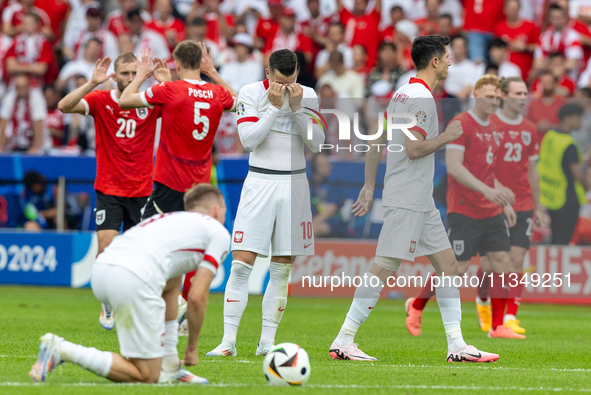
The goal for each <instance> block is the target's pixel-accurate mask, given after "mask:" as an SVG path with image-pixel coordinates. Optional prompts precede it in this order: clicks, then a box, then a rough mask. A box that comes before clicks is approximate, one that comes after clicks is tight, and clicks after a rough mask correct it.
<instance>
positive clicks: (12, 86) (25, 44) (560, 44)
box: [0, 0, 591, 155]
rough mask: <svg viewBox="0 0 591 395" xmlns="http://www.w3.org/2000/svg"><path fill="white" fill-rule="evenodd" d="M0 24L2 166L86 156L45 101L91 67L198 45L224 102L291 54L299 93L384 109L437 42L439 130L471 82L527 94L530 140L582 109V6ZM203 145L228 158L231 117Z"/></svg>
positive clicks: (167, 0) (275, 0) (225, 6)
mask: <svg viewBox="0 0 591 395" xmlns="http://www.w3.org/2000/svg"><path fill="white" fill-rule="evenodd" d="M0 13H1V14H2V33H1V36H0V59H2V61H1V62H0V97H2V103H1V107H0V111H1V113H0V119H1V120H0V129H1V132H2V133H1V135H2V136H3V137H1V138H0V152H4V153H6V152H15V151H28V152H29V153H52V152H53V153H56V150H57V152H59V153H61V154H64V153H70V154H73V155H75V154H79V153H87V154H92V151H93V148H94V138H93V122H91V121H90V122H89V121H88V120H87V119H85V118H84V117H79V116H65V115H63V114H61V113H60V111H59V110H58V109H57V102H58V101H59V99H60V98H61V97H63V95H64V94H66V93H67V92H69V91H71V90H73V89H75V87H76V86H79V85H80V84H83V83H84V82H85V81H86V80H87V79H88V78H90V77H91V75H92V70H93V66H94V64H95V62H96V61H97V59H99V58H102V57H106V56H109V57H111V58H112V59H115V58H116V57H117V56H118V54H120V53H122V52H124V51H132V52H134V53H136V54H139V53H140V52H141V50H142V49H144V48H150V49H152V50H153V51H154V56H156V57H160V58H163V59H165V60H167V61H169V63H170V65H171V66H172V67H174V62H172V61H171V53H172V50H173V49H174V47H175V45H176V44H177V43H179V42H180V41H182V40H184V39H193V40H197V41H204V42H205V43H206V44H207V46H208V47H210V48H211V49H212V56H213V58H214V61H215V64H216V66H217V67H219V69H220V73H221V74H222V76H224V78H226V79H227V80H228V82H229V83H230V84H231V85H232V87H233V88H234V89H235V90H237V91H238V90H239V89H240V88H241V87H242V86H244V85H246V84H248V83H251V82H254V81H257V80H260V79H262V78H264V67H265V65H266V62H267V58H268V56H269V54H270V53H271V52H273V51H275V50H277V49H280V48H289V49H291V50H294V51H296V52H298V53H299V55H300V60H301V63H302V70H301V74H300V78H299V81H300V83H302V84H304V85H308V86H312V87H315V88H316V90H317V93H318V95H319V97H320V98H322V99H327V100H330V99H335V98H339V99H344V98H356V99H359V98H388V97H390V96H391V94H392V92H394V91H395V90H396V88H397V87H400V86H401V85H403V84H404V83H406V82H407V81H408V80H409V79H410V78H411V77H412V76H414V74H413V73H414V71H413V63H412V60H411V58H410V47H411V45H412V41H413V40H414V38H415V37H417V36H419V35H425V34H440V35H447V36H450V37H452V38H453V40H452V42H451V44H450V52H451V60H452V63H453V67H452V68H450V72H449V77H448V78H447V80H446V81H445V83H444V84H442V85H443V86H441V87H439V89H438V90H437V92H436V95H437V97H439V98H449V99H452V100H451V101H450V103H451V104H449V105H447V107H446V110H447V113H446V116H445V117H444V118H445V119H444V121H447V120H449V119H451V118H452V117H453V116H454V115H455V114H456V113H457V112H458V111H461V110H465V109H466V106H468V103H467V100H468V99H469V98H470V96H471V90H472V86H473V85H474V82H475V81H476V80H477V79H478V78H479V77H480V76H482V75H483V74H485V73H495V74H498V75H499V76H507V77H510V76H521V77H523V78H524V79H525V80H526V81H527V82H528V85H529V86H530V87H531V92H532V97H533V98H537V99H540V100H534V101H532V104H531V105H530V106H529V110H528V114H527V115H528V117H529V118H530V119H531V120H532V121H534V122H535V123H536V125H537V126H538V129H539V131H540V132H541V133H545V132H546V131H547V130H548V129H549V128H551V127H552V126H555V125H557V124H558V119H557V111H558V109H559V108H560V107H561V105H562V104H564V101H563V100H564V98H571V97H574V98H587V99H588V98H590V97H591V90H590V88H589V86H590V85H591V62H588V59H589V57H590V56H591V30H590V28H589V26H591V0H573V1H567V0H552V1H548V0H486V1H483V0H371V1H366V0H283V1H282V0H269V1H263V0H240V1H238V0H224V1H219V0H100V1H92V0H3V1H0ZM106 85H107V86H105V87H104V88H105V89H109V84H108V83H107V84H106ZM111 86H112V85H111ZM453 100H457V101H453ZM354 106H355V105H354ZM369 118H372V117H371V116H370V117H369ZM587 118H588V117H587ZM584 126H588V125H587V124H585V125H584ZM587 135H590V136H591V130H585V131H584V133H582V134H581V135H580V136H579V137H580V138H581V140H582V141H581V143H582V144H583V146H584V148H585V149H586V150H587V149H589V147H591V137H589V136H587ZM216 146H217V147H216V148H217V149H218V151H219V152H220V153H239V152H242V147H241V145H240V142H239V140H238V138H237V136H236V123H235V117H234V116H233V115H232V114H227V115H226V116H225V119H224V122H222V124H221V126H220V130H218V137H217V141H216Z"/></svg>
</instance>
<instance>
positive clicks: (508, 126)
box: [490, 114, 540, 211]
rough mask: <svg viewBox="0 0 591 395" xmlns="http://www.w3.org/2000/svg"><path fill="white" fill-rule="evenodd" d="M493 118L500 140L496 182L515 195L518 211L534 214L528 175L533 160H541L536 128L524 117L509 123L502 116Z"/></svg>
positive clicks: (515, 208)
mask: <svg viewBox="0 0 591 395" xmlns="http://www.w3.org/2000/svg"><path fill="white" fill-rule="evenodd" d="M490 118H491V121H492V122H493V123H494V124H495V126H496V130H497V133H498V134H499V137H500V139H501V147H500V148H499V152H498V153H497V156H496V158H495V174H496V177H497V180H499V181H500V182H501V184H503V185H504V186H506V187H507V188H509V189H511V190H512V191H513V193H514V194H515V204H514V205H513V209H514V210H515V211H529V210H533V209H534V201H533V198H532V190H531V186H530V185H529V177H528V174H529V165H530V160H536V159H538V151H539V150H540V146H539V144H538V130H537V129H536V125H534V124H533V123H532V122H530V121H528V120H527V119H525V118H524V117H522V116H521V115H520V116H519V119H516V120H512V119H507V118H505V117H504V116H503V115H502V114H500V115H497V114H494V115H492V116H491V117H490Z"/></svg>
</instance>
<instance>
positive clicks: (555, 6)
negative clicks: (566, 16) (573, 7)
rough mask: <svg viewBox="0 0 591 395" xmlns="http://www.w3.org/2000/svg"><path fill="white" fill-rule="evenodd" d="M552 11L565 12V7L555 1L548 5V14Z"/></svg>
mask: <svg viewBox="0 0 591 395" xmlns="http://www.w3.org/2000/svg"><path fill="white" fill-rule="evenodd" d="M550 11H562V12H565V9H564V8H562V7H561V6H560V5H558V4H556V3H553V4H550V5H549V6H548V14H549V13H550Z"/></svg>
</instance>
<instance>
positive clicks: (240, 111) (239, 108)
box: [236, 102, 246, 117]
mask: <svg viewBox="0 0 591 395" xmlns="http://www.w3.org/2000/svg"><path fill="white" fill-rule="evenodd" d="M245 111H246V110H245V109H244V103H242V102H238V104H237V105H236V114H238V116H239V117H241V116H243V115H244V113H245Z"/></svg>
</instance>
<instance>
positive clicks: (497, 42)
mask: <svg viewBox="0 0 591 395" xmlns="http://www.w3.org/2000/svg"><path fill="white" fill-rule="evenodd" d="M493 48H507V41H505V40H503V39H502V38H500V37H495V38H493V39H492V40H490V44H489V45H488V49H489V50H491V49H493Z"/></svg>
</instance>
